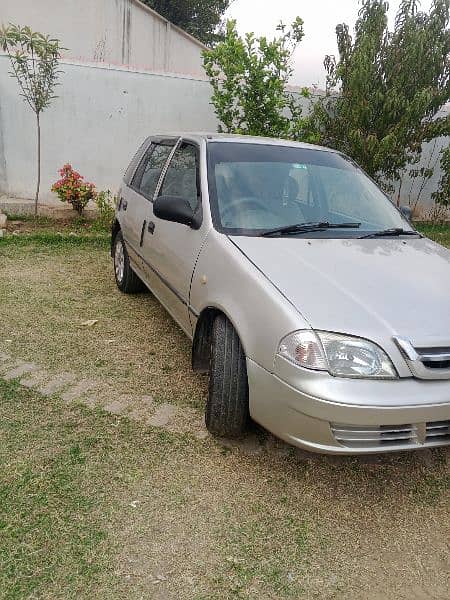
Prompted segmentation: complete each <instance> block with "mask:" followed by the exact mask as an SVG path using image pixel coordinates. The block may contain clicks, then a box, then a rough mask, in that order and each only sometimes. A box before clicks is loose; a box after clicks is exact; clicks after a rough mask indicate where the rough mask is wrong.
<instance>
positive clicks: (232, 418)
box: [205, 315, 249, 438]
mask: <svg viewBox="0 0 450 600" xmlns="http://www.w3.org/2000/svg"><path fill="white" fill-rule="evenodd" d="M211 337H212V339H211V361H210V372H209V393H208V402H207V405H206V415H205V421H206V427H207V429H208V431H209V432H210V433H212V434H213V435H217V436H221V437H230V438H231V437H239V436H241V435H242V434H243V433H244V432H245V430H246V429H247V426H248V422H249V404H248V379H247V364H246V361H245V354H244V351H243V348H242V345H241V341H240V339H239V337H238V335H237V333H236V331H235V329H234V327H233V325H232V324H231V323H230V321H229V320H228V319H227V318H226V317H225V316H224V315H219V316H217V317H216V319H215V320H214V323H213V329H212V336H211Z"/></svg>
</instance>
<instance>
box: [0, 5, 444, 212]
mask: <svg viewBox="0 0 450 600" xmlns="http://www.w3.org/2000/svg"><path fill="white" fill-rule="evenodd" d="M0 1H1V0H0ZM61 68H62V70H63V71H64V74H63V75H62V77H61V84H62V85H61V86H60V87H59V88H58V90H57V93H59V94H60V98H58V99H56V100H55V101H54V102H53V104H52V106H51V107H50V108H49V109H48V110H46V111H45V112H44V113H43V114H42V186H41V199H42V200H43V201H46V202H52V201H53V202H55V203H58V201H57V200H56V198H55V196H54V195H53V194H52V193H51V192H50V188H51V185H52V183H53V182H54V181H56V179H57V178H58V169H59V168H60V167H61V166H62V165H63V164H64V163H66V162H70V163H72V165H73V166H74V167H75V168H76V169H77V170H78V171H80V172H81V173H82V174H83V175H84V176H85V177H86V178H87V179H88V180H90V181H93V182H94V183H95V184H96V185H97V187H98V188H99V189H111V190H116V189H117V187H118V185H119V182H120V179H121V175H122V173H123V171H124V170H125V168H126V166H127V164H128V162H129V160H130V158H131V156H132V155H133V153H134V152H135V151H136V149H137V147H138V145H139V144H140V142H141V141H142V140H143V139H144V138H145V137H147V136H148V135H150V134H151V133H157V132H162V133H164V132H170V131H177V132H178V131H189V130H191V131H192V130H197V131H199V130H201V131H217V125H218V123H217V120H216V117H215V115H214V111H213V108H212V106H211V105H210V97H211V87H210V85H209V82H208V81H206V80H204V79H197V78H193V77H188V76H172V75H167V74H166V75H162V74H155V73H151V72H147V71H137V70H130V69H127V68H124V67H112V66H111V65H105V64H100V63H93V64H86V63H78V62H74V61H72V62H70V61H63V63H62V65H61ZM8 71H9V61H8V59H7V57H6V56H3V55H1V54H0V195H1V194H5V195H10V196H13V197H18V198H32V197H33V196H34V188H35V181H36V137H35V136H36V129H35V121H34V114H33V113H32V112H31V110H30V109H29V108H28V106H27V105H26V104H25V102H24V101H23V100H22V99H21V98H20V97H19V89H18V85H17V82H16V81H15V80H14V79H13V78H11V77H10V76H9V74H8ZM302 102H304V104H305V109H307V104H308V103H307V101H305V100H304V99H302ZM447 144H448V138H447V139H445V138H443V139H440V140H437V142H436V143H434V142H433V143H432V144H427V145H426V146H425V148H424V155H423V159H422V162H421V164H420V165H418V166H417V168H420V166H428V165H431V166H434V169H435V171H434V175H433V177H432V179H431V180H430V181H428V182H427V183H426V185H425V187H424V188H423V189H421V180H420V179H417V180H415V181H411V180H410V179H409V178H408V177H407V176H405V178H404V181H403V184H402V190H401V203H402V204H408V203H409V204H411V205H414V204H415V202H416V200H417V198H419V202H420V204H421V205H422V208H423V209H424V210H426V207H427V206H430V205H431V193H432V192H433V191H434V190H435V189H436V187H437V183H438V181H439V179H440V177H441V171H440V168H439V149H440V148H441V147H442V146H444V145H447ZM395 197H396V196H395Z"/></svg>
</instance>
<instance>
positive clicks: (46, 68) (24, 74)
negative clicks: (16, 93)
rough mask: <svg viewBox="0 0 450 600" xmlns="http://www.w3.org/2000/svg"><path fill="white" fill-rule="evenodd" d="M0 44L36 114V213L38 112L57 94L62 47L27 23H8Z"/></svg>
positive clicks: (37, 200)
mask: <svg viewBox="0 0 450 600" xmlns="http://www.w3.org/2000/svg"><path fill="white" fill-rule="evenodd" d="M0 47H1V48H2V49H3V51H4V52H6V53H7V54H8V56H9V59H10V61H11V65H12V72H11V76H13V77H15V78H16V79H17V82H18V84H19V86H20V89H21V90H22V93H21V96H23V98H24V100H25V102H27V104H28V105H29V107H30V108H31V110H32V111H33V112H34V114H35V115H36V126H37V183H36V195H35V201H34V214H35V215H37V208H38V202H39V188H40V184H41V123H40V115H41V112H42V111H43V110H44V109H45V108H47V107H48V106H50V103H51V101H52V100H53V99H54V98H55V97H56V96H54V95H53V93H54V89H55V86H56V85H57V80H58V75H59V73H60V71H58V64H59V58H60V53H61V50H62V48H61V47H60V45H59V41H58V40H56V39H51V38H50V37H49V36H47V35H43V34H42V33H38V32H34V31H32V30H31V29H30V28H29V27H19V26H18V25H9V26H7V27H2V28H1V29H0Z"/></svg>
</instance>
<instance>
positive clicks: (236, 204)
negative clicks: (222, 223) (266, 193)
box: [222, 196, 272, 220]
mask: <svg viewBox="0 0 450 600" xmlns="http://www.w3.org/2000/svg"><path fill="white" fill-rule="evenodd" d="M246 205H247V206H254V207H256V208H257V209H259V210H263V211H264V212H267V211H268V208H267V206H266V205H265V204H264V202H262V201H261V200H258V198H253V197H251V196H249V197H246V198H245V197H244V198H237V199H236V200H232V201H231V202H230V204H228V206H227V207H226V208H225V210H224V211H223V213H222V219H224V220H226V218H227V217H228V215H229V213H231V212H234V211H235V209H236V208H241V207H242V206H246ZM270 212H272V211H270Z"/></svg>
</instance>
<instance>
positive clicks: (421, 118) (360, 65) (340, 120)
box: [314, 0, 450, 190]
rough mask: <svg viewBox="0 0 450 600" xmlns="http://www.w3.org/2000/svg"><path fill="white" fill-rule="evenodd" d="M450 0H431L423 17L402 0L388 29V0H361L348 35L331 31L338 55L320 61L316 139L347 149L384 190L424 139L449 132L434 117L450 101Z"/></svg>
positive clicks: (448, 122) (447, 124)
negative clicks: (323, 74)
mask: <svg viewBox="0 0 450 600" xmlns="http://www.w3.org/2000/svg"><path fill="white" fill-rule="evenodd" d="M449 5H450V0H434V2H433V5H432V8H431V11H430V12H429V14H427V13H424V12H420V11H419V10H418V1H417V0H403V1H402V2H401V5H400V8H399V10H398V13H397V16H396V20H395V28H394V31H393V32H390V31H389V30H388V19H387V11H388V3H387V2H384V1H383V0H363V2H362V7H361V9H360V12H359V18H358V20H357V23H356V27H355V36H354V39H352V37H351V35H350V33H349V28H348V26H347V25H345V24H342V25H338V26H337V28H336V34H337V41H338V49H339V60H338V61H336V59H335V58H334V57H333V56H327V57H326V58H325V63H324V64H325V68H326V71H327V92H326V96H325V97H324V98H323V99H322V100H321V101H319V102H318V103H317V105H316V107H315V110H314V122H315V126H316V128H317V130H318V132H319V134H320V140H321V143H322V144H324V145H328V146H332V147H335V148H337V149H339V150H342V151H343V152H346V153H347V154H349V155H350V156H351V157H352V158H354V159H355V160H356V161H357V162H358V163H359V164H360V165H362V167H363V168H364V169H365V170H366V171H367V172H368V173H369V175H371V176H372V177H374V178H375V179H376V180H377V181H378V182H379V183H380V184H382V185H384V187H385V188H386V189H391V190H392V182H393V181H394V180H397V179H398V178H399V177H400V174H401V172H402V171H403V170H404V169H405V167H406V165H407V164H410V163H417V162H418V160H419V159H420V155H421V149H422V144H423V142H426V141H430V140H432V139H433V138H435V137H437V136H440V135H446V134H448V133H449V128H450V117H449V116H447V117H440V118H437V117H436V114H437V113H438V111H439V109H440V108H441V107H442V106H443V105H444V104H445V103H446V102H447V101H448V100H449V98H450V61H449V53H450V32H449V30H448V28H447V27H448V23H449Z"/></svg>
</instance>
